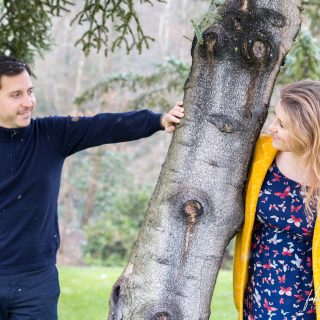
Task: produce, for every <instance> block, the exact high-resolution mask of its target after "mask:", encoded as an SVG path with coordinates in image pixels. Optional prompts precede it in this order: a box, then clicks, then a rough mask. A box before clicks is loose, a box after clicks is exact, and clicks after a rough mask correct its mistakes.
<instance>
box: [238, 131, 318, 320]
mask: <svg viewBox="0 0 320 320" xmlns="http://www.w3.org/2000/svg"><path fill="white" fill-rule="evenodd" d="M276 153H277V151H276V150H275V149H274V148H273V147H272V141H271V137H270V136H267V135H261V136H260V138H259V139H258V142H257V144H256V148H255V151H254V156H253V160H252V164H251V169H250V173H249V180H248V184H247V189H246V202H245V221H244V225H243V227H242V229H241V230H240V231H239V233H238V234H237V237H236V244H235V253H234V266H233V267H234V268H233V295H234V301H235V305H236V308H237V309H238V312H239V317H238V320H242V319H243V300H244V292H245V289H246V286H247V281H248V264H249V258H250V247H251V236H252V229H253V224H254V219H255V215H256V206H257V202H258V196H259V192H260V189H261V186H262V183H263V180H264V177H265V175H266V173H267V171H268V168H269V167H270V165H271V163H272V161H273V160H274V158H275V155H276ZM319 220H320V217H318V219H317V221H316V224H315V229H314V234H313V240H312V269H313V280H314V290H315V298H316V309H317V320H320V287H319V286H320V222H319ZM317 300H319V301H317ZM310 303H313V302H312V301H310Z"/></svg>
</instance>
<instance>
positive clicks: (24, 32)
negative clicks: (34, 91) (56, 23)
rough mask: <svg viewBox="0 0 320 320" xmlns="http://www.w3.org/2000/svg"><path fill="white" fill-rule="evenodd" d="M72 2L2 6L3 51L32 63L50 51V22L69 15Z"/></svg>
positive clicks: (8, 0) (7, 1)
mask: <svg viewBox="0 0 320 320" xmlns="http://www.w3.org/2000/svg"><path fill="white" fill-rule="evenodd" d="M70 4H71V2H69V1H60V0H56V1H54V0H47V1H39V0H38V1H13V0H4V1H3V2H1V3H0V28H1V33H0V51H2V52H3V53H5V54H11V55H14V56H16V57H19V58H22V59H24V60H25V61H27V62H29V63H31V62H32V61H33V57H34V55H35V54H36V53H40V54H42V53H43V51H46V50H49V48H50V44H51V42H52V40H51V38H50V28H51V18H52V16H53V15H59V14H60V12H61V11H67V6H68V5H70Z"/></svg>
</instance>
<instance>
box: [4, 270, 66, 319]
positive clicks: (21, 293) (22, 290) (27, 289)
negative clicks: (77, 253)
mask: <svg viewBox="0 0 320 320" xmlns="http://www.w3.org/2000/svg"><path fill="white" fill-rule="evenodd" d="M59 294H60V288H59V281H58V271H57V269H56V266H50V267H49V268H48V269H42V270H40V271H32V272H26V273H20V274H17V275H8V276H0V320H56V319H57V318H58V316H57V304H58V298H59Z"/></svg>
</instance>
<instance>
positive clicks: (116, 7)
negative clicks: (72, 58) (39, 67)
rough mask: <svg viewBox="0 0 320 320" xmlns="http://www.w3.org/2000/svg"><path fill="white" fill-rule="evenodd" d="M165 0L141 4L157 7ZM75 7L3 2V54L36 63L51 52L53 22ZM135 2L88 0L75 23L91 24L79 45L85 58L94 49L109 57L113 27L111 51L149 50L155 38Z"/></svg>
mask: <svg viewBox="0 0 320 320" xmlns="http://www.w3.org/2000/svg"><path fill="white" fill-rule="evenodd" d="M154 2H165V1H164V0H139V3H140V4H149V5H153V3H154ZM74 5H75V3H74V2H72V1H69V0H30V1H21V0H19V1H17V0H3V1H0V28H1V33H0V52H1V51H2V52H4V53H6V54H11V55H14V56H16V57H18V58H21V59H24V60H25V61H27V62H29V63H32V62H33V60H34V57H35V55H36V54H42V53H43V52H44V51H47V50H49V49H50V44H51V43H52V39H51V37H50V30H51V22H52V18H53V17H56V16H61V14H62V13H64V12H66V11H70V7H71V6H74ZM136 5H137V1H134V0H121V1H120V0H117V1H115V0H85V1H84V4H83V7H82V9H81V10H80V12H78V13H77V14H76V16H75V17H74V19H73V21H72V23H78V24H80V25H82V24H87V31H85V32H84V34H83V35H82V36H81V37H80V39H78V40H77V41H76V45H77V44H80V45H81V46H82V50H83V52H84V53H85V55H88V54H89V53H90V51H91V50H92V49H94V50H96V51H97V52H99V51H100V50H101V49H102V48H104V53H105V55H107V54H108V46H109V42H110V39H109V34H110V30H111V28H112V26H113V27H114V30H115V32H116V37H115V39H114V40H112V45H111V48H112V50H115V49H116V48H119V47H121V46H122V45H124V46H125V48H126V50H127V52H128V53H129V52H130V51H131V50H133V49H134V48H136V49H137V50H138V51H139V53H140V52H141V50H142V49H143V47H146V48H148V47H149V42H150V41H153V38H151V37H149V36H147V35H145V33H144V32H143V30H142V27H141V23H140V20H139V17H138V15H137V12H136V10H135V6H136Z"/></svg>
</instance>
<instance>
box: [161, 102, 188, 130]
mask: <svg viewBox="0 0 320 320" xmlns="http://www.w3.org/2000/svg"><path fill="white" fill-rule="evenodd" d="M183 116H184V108H183V101H177V102H176V104H175V106H174V107H173V108H172V109H171V110H170V111H169V112H168V113H164V114H163V116H162V117H161V126H162V127H163V129H164V130H165V131H166V132H170V133H171V132H174V131H175V130H176V125H177V124H178V123H180V119H181V118H182V117H183Z"/></svg>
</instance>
